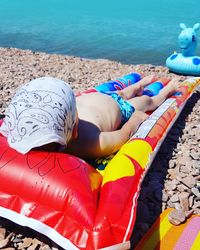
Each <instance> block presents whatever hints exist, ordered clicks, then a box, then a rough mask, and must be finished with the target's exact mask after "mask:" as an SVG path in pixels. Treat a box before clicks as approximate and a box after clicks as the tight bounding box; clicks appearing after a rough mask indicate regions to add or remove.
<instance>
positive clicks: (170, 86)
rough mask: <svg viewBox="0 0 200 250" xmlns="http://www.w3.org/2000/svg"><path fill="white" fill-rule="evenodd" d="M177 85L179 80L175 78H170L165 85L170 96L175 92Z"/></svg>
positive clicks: (178, 85)
mask: <svg viewBox="0 0 200 250" xmlns="http://www.w3.org/2000/svg"><path fill="white" fill-rule="evenodd" d="M179 87H180V82H179V81H178V80H177V79H173V80H171V81H170V82H169V83H168V84H167V85H166V87H165V89H166V91H168V96H171V95H173V94H174V93H175V92H177V91H178V88H179Z"/></svg>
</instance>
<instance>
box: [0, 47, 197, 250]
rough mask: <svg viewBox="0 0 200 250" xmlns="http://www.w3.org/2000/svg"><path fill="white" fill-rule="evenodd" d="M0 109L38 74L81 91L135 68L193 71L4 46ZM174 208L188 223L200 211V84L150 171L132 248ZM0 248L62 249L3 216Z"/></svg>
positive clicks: (176, 218) (175, 217)
mask: <svg viewBox="0 0 200 250" xmlns="http://www.w3.org/2000/svg"><path fill="white" fill-rule="evenodd" d="M0 55H1V57H0V90H1V91H0V100H1V101H0V115H1V117H2V115H3V114H4V113H5V108H6V107H7V105H8V103H9V100H10V99H11V97H12V96H13V95H14V94H15V91H16V89H17V88H18V87H20V86H21V85H22V84H24V83H26V82H28V81H30V80H33V79H35V78H37V77H43V76H51V77H55V78H59V79H62V80H64V81H65V82H68V83H69V84H70V85H71V86H72V88H73V89H74V91H75V92H76V91H81V90H85V89H88V88H91V87H93V86H96V85H98V84H100V83H103V82H106V81H109V80H114V79H116V78H118V77H121V76H123V75H126V74H129V73H131V72H138V73H141V74H143V75H149V74H154V75H156V76H158V77H167V78H171V79H172V78H174V77H176V78H178V79H179V80H180V81H183V80H185V79H186V78H187V76H181V75H176V74H173V73H170V72H169V70H168V68H166V67H164V66H154V65H150V64H140V65H125V64H121V63H119V62H115V61H109V60H105V59H98V60H91V59H83V58H78V57H72V56H64V55H57V54H46V53H39V52H33V51H30V50H19V49H15V48H0ZM169 207H170V208H174V211H173V213H171V214H170V218H169V219H170V221H171V223H173V224H175V225H179V224H180V223H183V222H184V221H185V220H187V218H188V217H189V216H190V215H191V214H193V213H194V214H200V88H198V89H197V90H196V91H195V92H194V94H193V95H192V96H191V98H190V99H189V100H188V102H187V104H186V106H185V107H184V109H183V111H182V113H181V114H180V116H179V118H178V119H177V121H176V122H175V124H174V125H173V127H172V128H171V130H170V131H169V133H168V135H167V137H166V139H165V140H164V142H163V144H162V146H161V148H160V150H159V152H158V153H157V156H156V157H155V159H154V161H153V163H152V165H151V167H150V169H149V171H148V173H147V174H146V176H145V178H144V180H143V183H142V188H141V192H140V196H139V199H138V212H137V220H136V223H135V227H134V230H133V234H132V238H131V241H132V246H133V247H132V249H134V246H135V245H136V244H137V242H138V241H139V240H140V238H141V237H142V236H143V235H144V234H145V232H146V231H147V230H148V229H149V228H150V227H151V225H152V224H153V223H154V222H155V220H156V218H157V217H158V216H159V214H160V213H161V212H162V211H163V210H164V209H166V208H169ZM0 249H4V250H15V249H24V250H36V249H37V250H50V249H52V250H57V249H61V248H59V247H58V246H57V245H56V244H55V243H53V242H51V241H50V240H49V239H46V238H44V237H43V236H42V235H40V234H38V233H36V232H34V231H33V230H31V229H27V228H23V227H20V226H18V225H16V224H14V223H12V222H10V221H8V220H5V219H3V218H1V217H0Z"/></svg>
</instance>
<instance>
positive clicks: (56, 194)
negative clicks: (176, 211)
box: [0, 78, 200, 250]
mask: <svg viewBox="0 0 200 250" xmlns="http://www.w3.org/2000/svg"><path fill="white" fill-rule="evenodd" d="M199 82H200V79H199V78H191V79H189V80H187V81H185V82H184V83H183V84H182V86H181V87H180V91H181V93H182V94H179V95H176V96H173V97H171V98H168V99H167V100H166V101H165V102H164V103H163V104H162V105H161V106H160V107H159V108H158V109H157V110H156V111H154V112H153V113H152V114H151V115H150V116H149V118H148V120H146V121H145V122H144V123H143V124H142V125H141V126H140V128H139V130H138V131H137V133H136V134H135V135H133V137H132V138H131V139H130V140H129V141H128V142H127V143H126V144H125V145H124V146H123V147H122V148H121V150H119V152H118V153H117V154H116V155H115V156H114V157H113V158H112V159H111V160H110V161H109V163H108V164H107V166H106V168H105V169H104V170H102V171H100V170H98V169H97V170H96V169H95V168H94V167H92V166H91V165H89V164H88V163H86V162H85V161H84V160H82V159H79V158H77V157H74V156H72V155H67V154H63V153H49V152H39V151H31V152H29V153H28V154H26V155H22V154H20V153H18V152H16V151H15V150H13V149H11V148H10V147H9V146H8V144H7V140H6V138H5V137H3V136H2V135H0V180H1V181H0V216H1V217H4V218H7V219H9V220H11V221H13V222H15V223H17V224H20V225H22V226H28V227H30V228H32V229H34V230H36V231H38V232H40V233H42V234H44V235H46V236H47V237H49V238H50V239H51V240H53V241H54V242H56V243H57V244H58V245H59V246H61V247H63V248H64V249H67V250H70V249H72V250H75V249H87V250H95V249H104V250H108V249H109V250H111V249H129V248H130V237H131V233H132V230H133V227H134V223H135V217H136V208H137V198H138V195H139V191H140V186H141V182H142V179H143V177H144V175H145V173H146V172H147V170H148V168H149V166H150V164H151V162H152V160H153V158H154V156H155V154H156V153H157V151H158V149H159V146H160V145H161V143H162V141H163V140H164V138H165V136H166V135H167V132H168V131H169V129H170V128H171V126H172V125H173V123H174V122H175V120H176V119H177V117H178V116H179V114H180V112H181V110H182V108H183V106H184V105H185V103H186V101H187V100H188V98H189V97H190V96H191V94H192V92H193V91H194V90H195V87H196V86H197V85H198V84H199ZM88 94H89V93H88ZM1 122H2V121H1Z"/></svg>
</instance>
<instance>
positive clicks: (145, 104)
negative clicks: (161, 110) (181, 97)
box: [128, 80, 179, 112]
mask: <svg viewBox="0 0 200 250" xmlns="http://www.w3.org/2000/svg"><path fill="white" fill-rule="evenodd" d="M178 86H179V84H178V82H177V80H172V81H170V82H169V83H168V84H167V85H166V86H165V87H164V88H163V89H162V90H161V91H160V93H159V94H158V95H156V96H153V97H149V96H139V97H134V98H132V99H130V100H128V101H129V102H130V103H131V104H132V105H133V106H134V108H135V109H136V110H140V111H143V112H146V111H153V110H155V109H156V108H157V107H159V106H160V105H161V104H162V103H163V102H164V101H165V100H166V99H167V98H168V97H169V96H171V95H172V94H173V93H175V92H176V91H177V90H178Z"/></svg>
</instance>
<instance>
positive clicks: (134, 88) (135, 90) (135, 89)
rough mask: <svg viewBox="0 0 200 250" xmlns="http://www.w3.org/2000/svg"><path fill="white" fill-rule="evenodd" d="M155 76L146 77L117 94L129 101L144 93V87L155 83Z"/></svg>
mask: <svg viewBox="0 0 200 250" xmlns="http://www.w3.org/2000/svg"><path fill="white" fill-rule="evenodd" d="M155 79H156V78H155V76H153V75H150V76H146V77H144V78H143V79H141V80H140V81H138V82H136V83H135V84H132V85H130V86H128V87H126V88H124V89H122V90H117V91H116V92H117V94H118V95H120V96H121V97H122V98H123V99H124V100H129V99H131V98H133V97H134V96H136V95H137V94H139V93H140V92H142V91H143V89H144V87H145V86H147V85H149V84H151V83H152V82H153V81H155Z"/></svg>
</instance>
